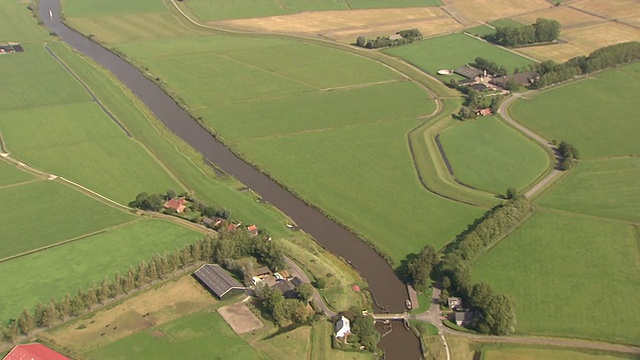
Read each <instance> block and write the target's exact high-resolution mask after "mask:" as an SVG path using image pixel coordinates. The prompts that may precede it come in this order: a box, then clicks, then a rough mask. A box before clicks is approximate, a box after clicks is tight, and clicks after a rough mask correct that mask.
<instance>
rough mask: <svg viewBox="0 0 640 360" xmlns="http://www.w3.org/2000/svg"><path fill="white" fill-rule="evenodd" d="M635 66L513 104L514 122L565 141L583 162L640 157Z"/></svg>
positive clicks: (639, 75) (639, 77)
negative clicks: (630, 156) (617, 157)
mask: <svg viewBox="0 0 640 360" xmlns="http://www.w3.org/2000/svg"><path fill="white" fill-rule="evenodd" d="M638 92H640V63H634V64H631V65H627V66H622V67H618V68H615V69H612V70H608V71H605V72H603V73H600V74H597V75H595V76H593V77H589V78H588V79H585V80H581V81H577V82H574V83H571V84H567V85H565V86H559V87H554V88H551V89H549V90H547V91H543V92H541V93H538V94H535V95H533V98H532V99H531V100H518V101H517V102H516V103H514V104H513V106H512V107H511V109H510V112H511V115H512V117H513V118H514V119H516V120H517V121H519V122H521V123H522V124H524V125H526V126H527V127H529V128H531V129H533V130H534V131H535V132H537V133H538V134H540V135H542V136H543V137H544V138H546V139H558V140H564V141H568V142H569V143H571V144H573V145H574V146H575V147H576V148H578V150H579V151H580V156H581V157H582V158H584V159H587V160H588V159H593V158H600V157H611V156H627V155H631V154H640V142H639V141H638V134H640V122H638V121H636V118H635V117H634V116H633V114H636V113H638V112H639V111H640V103H639V102H638V101H637V96H636V94H638Z"/></svg>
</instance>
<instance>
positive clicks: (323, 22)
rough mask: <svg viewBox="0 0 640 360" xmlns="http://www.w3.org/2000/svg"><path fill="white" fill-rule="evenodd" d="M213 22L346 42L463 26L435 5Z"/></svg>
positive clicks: (456, 28)
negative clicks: (359, 37)
mask: <svg viewBox="0 0 640 360" xmlns="http://www.w3.org/2000/svg"><path fill="white" fill-rule="evenodd" d="M213 24H214V25H217V26H224V27H230V28H241V29H246V30H252V31H260V32H278V33H293V34H299V35H308V36H316V35H318V34H321V35H323V36H326V37H329V38H331V39H334V40H343V41H345V42H355V40H356V38H357V37H358V36H360V35H362V36H374V35H375V36H379V35H391V34H394V33H396V32H397V31H399V30H403V29H411V28H418V29H419V30H420V31H421V32H422V33H423V35H425V36H429V35H436V34H443V33H447V32H452V31H457V30H459V29H461V28H462V26H460V24H458V23H457V22H456V21H455V20H453V19H452V18H451V17H450V16H449V15H447V13H446V12H444V11H443V10H442V9H440V8H437V7H423V8H399V9H370V10H352V11H322V12H303V13H300V14H295V15H283V16H272V17H266V18H253V19H242V20H230V21H220V22H215V23H213Z"/></svg>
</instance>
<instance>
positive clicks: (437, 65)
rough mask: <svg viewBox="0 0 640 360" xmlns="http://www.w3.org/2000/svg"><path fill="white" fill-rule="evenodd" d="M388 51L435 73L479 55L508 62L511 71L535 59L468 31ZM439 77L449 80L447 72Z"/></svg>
mask: <svg viewBox="0 0 640 360" xmlns="http://www.w3.org/2000/svg"><path fill="white" fill-rule="evenodd" d="M443 49H446V51H443ZM385 52H386V53H387V54H390V55H393V56H397V57H400V58H403V59H405V60H407V61H409V62H410V63H412V64H414V65H416V66H417V67H419V68H421V69H424V70H425V71H427V72H429V73H431V74H436V72H437V71H438V70H440V69H456V68H458V67H460V66H463V65H465V64H468V63H472V62H473V61H474V60H475V58H476V57H482V58H485V59H487V60H490V61H494V62H496V63H497V64H498V65H504V66H505V67H506V68H507V69H508V70H509V71H513V69H514V68H516V67H518V68H521V67H523V66H528V65H529V64H531V63H532V62H531V60H528V59H525V58H523V57H521V56H518V55H516V54H514V53H511V52H509V51H507V50H503V49H501V48H499V47H497V46H495V45H491V44H489V43H487V42H484V41H481V40H478V39H474V38H472V37H470V36H467V35H464V34H452V35H445V36H440V37H436V38H431V39H426V40H422V41H418V42H416V43H413V44H411V45H406V46H397V47H393V48H389V49H387V50H385ZM438 77H439V78H440V79H441V80H443V81H449V78H448V77H447V76H442V75H438Z"/></svg>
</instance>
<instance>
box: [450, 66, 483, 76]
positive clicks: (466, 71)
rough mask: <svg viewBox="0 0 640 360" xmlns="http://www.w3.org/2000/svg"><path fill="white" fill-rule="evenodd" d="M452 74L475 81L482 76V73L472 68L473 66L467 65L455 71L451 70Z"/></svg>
mask: <svg viewBox="0 0 640 360" xmlns="http://www.w3.org/2000/svg"><path fill="white" fill-rule="evenodd" d="M453 72H454V73H456V74H458V75H461V76H464V77H466V78H467V79H475V78H476V77H478V76H480V75H482V71H480V70H478V69H476V68H474V67H473V66H469V65H465V66H461V67H459V68H457V69H455V70H453Z"/></svg>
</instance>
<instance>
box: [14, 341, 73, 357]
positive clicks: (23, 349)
mask: <svg viewBox="0 0 640 360" xmlns="http://www.w3.org/2000/svg"><path fill="white" fill-rule="evenodd" d="M2 360H70V359H69V358H68V357H66V356H64V355H62V354H60V353H59V352H57V351H54V350H51V349H49V348H48V347H46V346H44V345H42V344H37V343H33V344H22V345H18V346H16V347H14V348H13V350H11V351H10V352H9V353H8V354H7V356H5V357H4V358H2Z"/></svg>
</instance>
